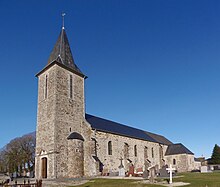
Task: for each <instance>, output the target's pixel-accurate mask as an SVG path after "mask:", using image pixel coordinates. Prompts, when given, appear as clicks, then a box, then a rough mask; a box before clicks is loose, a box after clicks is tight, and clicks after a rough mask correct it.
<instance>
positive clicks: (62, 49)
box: [36, 28, 87, 78]
mask: <svg viewBox="0 0 220 187" xmlns="http://www.w3.org/2000/svg"><path fill="white" fill-rule="evenodd" d="M55 63H56V64H58V65H60V66H61V67H63V68H67V69H68V70H70V71H72V72H74V73H76V74H77V75H79V76H81V77H83V78H87V77H86V76H85V75H84V74H83V73H82V72H81V70H80V69H79V68H78V67H77V65H76V64H75V62H74V59H73V55H72V52H71V49H70V44H69V41H68V38H67V34H66V31H65V29H64V28H62V30H61V32H60V35H59V37H58V39H57V41H56V44H55V46H54V48H53V50H52V52H51V53H50V57H49V59H48V62H47V66H46V67H45V68H44V69H43V70H42V71H40V72H39V73H38V74H37V75H36V76H38V75H39V74H41V73H42V72H43V71H45V70H46V69H48V68H49V67H50V66H52V65H53V64H55Z"/></svg>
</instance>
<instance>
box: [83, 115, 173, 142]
mask: <svg viewBox="0 0 220 187" xmlns="http://www.w3.org/2000/svg"><path fill="white" fill-rule="evenodd" d="M85 117H86V120H87V121H88V123H89V124H90V125H91V127H92V129H95V130H98V131H102V132H107V133H112V134H117V135H122V136H127V137H131V138H137V139H141V140H147V141H150V142H157V143H161V144H165V145H169V144H171V143H172V142H170V141H169V140H168V139H166V138H165V137H163V136H161V135H157V134H153V133H150V132H146V131H143V130H140V129H136V128H133V127H129V126H126V125H122V124H120V123H116V122H113V121H110V120H106V119H103V118H100V117H96V116H92V115H90V114H86V116H85Z"/></svg>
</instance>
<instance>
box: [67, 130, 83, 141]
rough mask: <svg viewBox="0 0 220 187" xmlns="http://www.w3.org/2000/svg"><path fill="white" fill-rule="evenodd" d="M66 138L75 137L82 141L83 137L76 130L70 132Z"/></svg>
mask: <svg viewBox="0 0 220 187" xmlns="http://www.w3.org/2000/svg"><path fill="white" fill-rule="evenodd" d="M67 139H68V140H73V139H77V140H82V141H84V138H83V137H82V135H80V134H79V133H77V132H73V133H71V134H70V135H69V136H68V137H67Z"/></svg>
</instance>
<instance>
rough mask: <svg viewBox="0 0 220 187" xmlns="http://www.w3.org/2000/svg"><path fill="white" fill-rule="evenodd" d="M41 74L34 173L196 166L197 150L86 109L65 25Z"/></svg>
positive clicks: (58, 174)
mask: <svg viewBox="0 0 220 187" xmlns="http://www.w3.org/2000/svg"><path fill="white" fill-rule="evenodd" d="M36 76H37V77H38V112H37V130H36V158H35V175H36V178H50V179H51V178H75V177H82V176H96V175H101V174H105V173H106V174H109V175H111V174H117V172H118V171H119V166H120V165H121V164H122V166H123V167H124V169H125V171H129V167H131V166H133V167H134V170H136V169H138V168H139V169H140V168H142V170H143V171H147V170H148V169H149V168H150V167H153V166H154V167H157V168H158V169H160V168H162V167H163V166H164V165H166V164H167V165H169V164H172V165H173V167H175V168H176V170H177V171H178V172H184V171H191V170H192V169H194V154H193V153H192V152H191V151H190V150H188V149H187V148H186V147H185V146H184V145H182V144H174V143H172V142H171V141H169V140H168V139H167V138H165V137H163V136H161V135H158V134H154V133H150V132H147V131H145V130H140V129H136V128H133V127H129V126H126V125H123V124H119V123H116V122H113V121H110V120H107V119H103V118H100V117H96V116H93V115H90V114H87V113H85V95H84V81H85V79H86V78H87V77H86V76H85V75H84V74H83V73H82V71H80V69H79V68H78V66H77V65H76V63H75V62H74V59H73V56H72V53H71V49H70V45H69V42H68V39H67V35H66V32H65V29H64V27H63V28H62V30H61V32H60V35H59V37H58V40H57V42H56V44H55V46H54V48H53V50H52V52H51V54H50V57H49V60H48V63H47V65H46V66H45V67H44V68H43V69H42V70H41V71H40V72H39V73H38V74H37V75H36Z"/></svg>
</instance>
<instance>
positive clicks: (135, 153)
mask: <svg viewBox="0 0 220 187" xmlns="http://www.w3.org/2000/svg"><path fill="white" fill-rule="evenodd" d="M134 156H137V145H135V146H134Z"/></svg>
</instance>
